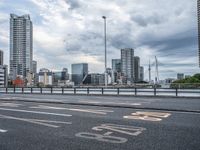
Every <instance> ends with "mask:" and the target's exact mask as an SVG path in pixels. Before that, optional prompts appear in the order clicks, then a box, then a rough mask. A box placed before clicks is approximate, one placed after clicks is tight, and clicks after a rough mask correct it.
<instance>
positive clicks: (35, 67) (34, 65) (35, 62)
mask: <svg viewBox="0 0 200 150" xmlns="http://www.w3.org/2000/svg"><path fill="white" fill-rule="evenodd" d="M32 71H33V74H36V73H37V61H35V60H33V61H32Z"/></svg>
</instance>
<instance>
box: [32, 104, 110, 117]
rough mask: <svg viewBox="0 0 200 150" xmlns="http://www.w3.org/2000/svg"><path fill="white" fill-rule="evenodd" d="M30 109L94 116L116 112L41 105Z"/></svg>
mask: <svg viewBox="0 0 200 150" xmlns="http://www.w3.org/2000/svg"><path fill="white" fill-rule="evenodd" d="M30 108H39V109H57V110H70V111H79V112H87V113H94V114H101V115H106V114H107V113H108V112H114V111H112V110H94V109H78V108H64V107H52V106H45V105H39V106H37V107H30Z"/></svg>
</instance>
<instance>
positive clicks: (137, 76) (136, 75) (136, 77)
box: [133, 56, 140, 82]
mask: <svg viewBox="0 0 200 150" xmlns="http://www.w3.org/2000/svg"><path fill="white" fill-rule="evenodd" d="M133 66H134V82H138V81H140V58H139V57H138V56H134V63H133Z"/></svg>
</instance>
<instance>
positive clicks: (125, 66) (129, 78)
mask: <svg viewBox="0 0 200 150" xmlns="http://www.w3.org/2000/svg"><path fill="white" fill-rule="evenodd" d="M121 69H122V76H123V82H124V83H133V82H134V78H135V77H134V74H135V72H134V49H132V48H125V49H121Z"/></svg>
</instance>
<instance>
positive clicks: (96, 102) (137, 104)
mask: <svg viewBox="0 0 200 150" xmlns="http://www.w3.org/2000/svg"><path fill="white" fill-rule="evenodd" d="M79 102H81V103H88V104H115V105H132V106H140V105H141V103H121V102H99V101H82V100H81V101H79Z"/></svg>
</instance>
